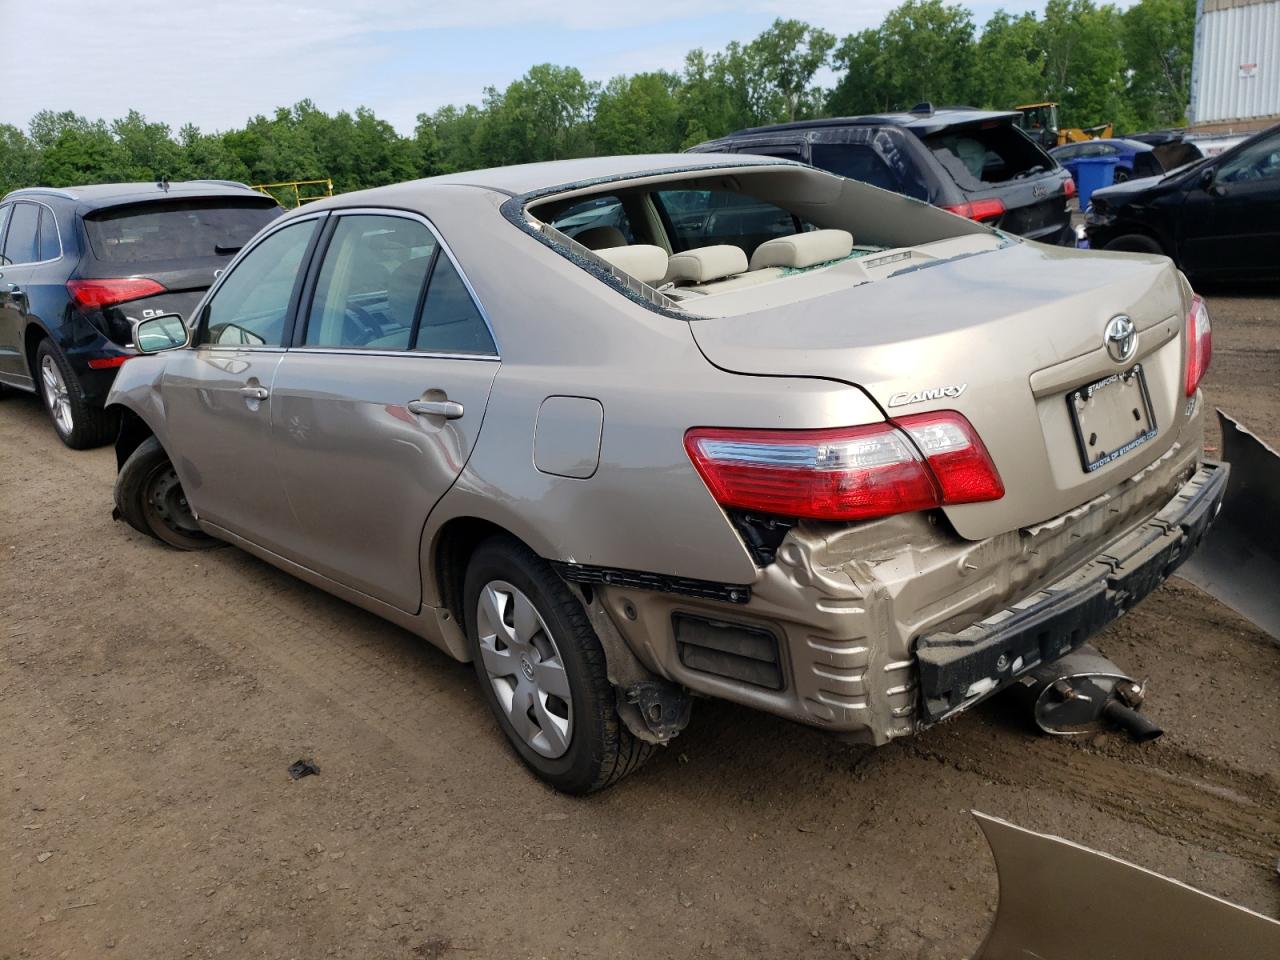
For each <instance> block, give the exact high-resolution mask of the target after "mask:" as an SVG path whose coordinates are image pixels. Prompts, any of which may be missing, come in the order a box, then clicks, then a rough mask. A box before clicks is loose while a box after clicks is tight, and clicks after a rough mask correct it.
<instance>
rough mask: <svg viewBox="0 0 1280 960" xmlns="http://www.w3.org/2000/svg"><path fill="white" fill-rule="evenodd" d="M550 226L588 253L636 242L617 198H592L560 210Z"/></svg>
mask: <svg viewBox="0 0 1280 960" xmlns="http://www.w3.org/2000/svg"><path fill="white" fill-rule="evenodd" d="M551 226H553V227H555V228H556V229H557V230H559V231H560V232H561V233H563V234H564V235H565V236H566V237H572V238H573V239H574V240H577V241H578V242H579V243H581V244H582V245H583V246H585V247H588V248H589V249H591V250H604V249H606V248H608V247H621V246H625V245H626V244H631V243H635V242H636V236H635V233H634V231H632V229H631V221H630V220H629V219H628V218H627V211H626V210H624V209H623V208H622V201H621V200H619V199H618V198H617V197H592V198H591V199H590V200H583V201H582V202H581V203H575V204H574V205H573V206H571V207H569V208H567V209H565V210H562V211H561V212H560V213H559V214H558V215H557V216H556V218H555V219H554V220H552V221H551Z"/></svg>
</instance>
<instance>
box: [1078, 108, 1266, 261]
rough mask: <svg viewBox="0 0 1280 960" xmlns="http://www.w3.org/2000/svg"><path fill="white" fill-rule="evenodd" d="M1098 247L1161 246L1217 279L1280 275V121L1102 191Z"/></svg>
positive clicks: (1096, 201)
mask: <svg viewBox="0 0 1280 960" xmlns="http://www.w3.org/2000/svg"><path fill="white" fill-rule="evenodd" d="M1085 232H1086V235H1087V236H1088V239H1089V246H1090V247H1092V248H1093V249H1095V250H1098V249H1107V250H1131V251H1138V252H1142V253H1163V254H1164V255H1165V256H1168V257H1172V258H1173V260H1174V262H1175V263H1177V264H1178V266H1179V267H1181V268H1182V269H1183V270H1184V271H1185V272H1186V273H1188V274H1190V275H1192V276H1194V277H1204V278H1212V279H1225V278H1233V277H1239V278H1254V279H1261V280H1275V279H1280V266H1278V265H1280V126H1275V127H1272V128H1271V129H1269V130H1264V131H1263V132H1261V133H1259V134H1256V135H1254V136H1253V137H1251V138H1249V139H1248V140H1245V141H1244V142H1243V143H1240V144H1237V145H1236V146H1235V147H1233V148H1232V149H1230V150H1228V151H1226V152H1225V153H1222V154H1220V155H1218V156H1216V157H1209V158H1206V159H1204V160H1201V161H1200V162H1198V163H1194V164H1191V165H1189V166H1186V167H1182V168H1180V169H1177V170H1174V171H1173V172H1171V173H1168V174H1166V175H1164V176H1162V177H1147V178H1145V179H1141V180H1130V181H1129V182H1128V183H1123V184H1118V185H1116V186H1114V187H1107V188H1104V189H1102V190H1098V191H1096V192H1095V193H1094V194H1093V198H1092V204H1091V206H1090V209H1089V210H1088V211H1087V213H1086V215H1085Z"/></svg>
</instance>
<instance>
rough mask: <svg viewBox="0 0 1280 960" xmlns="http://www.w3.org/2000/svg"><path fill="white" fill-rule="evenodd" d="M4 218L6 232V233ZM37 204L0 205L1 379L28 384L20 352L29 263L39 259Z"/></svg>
mask: <svg viewBox="0 0 1280 960" xmlns="http://www.w3.org/2000/svg"><path fill="white" fill-rule="evenodd" d="M6 222H7V226H8V233H7V235H6V233H5V225H6ZM39 222H40V208H39V207H38V206H36V204H34V203H11V204H6V205H5V206H3V207H0V240H3V242H4V248H3V252H2V253H0V383H5V382H6V381H7V382H8V383H10V384H15V385H21V386H24V387H25V386H30V385H31V384H32V382H33V380H32V377H31V375H30V374H31V373H32V371H28V370H27V361H26V357H25V354H24V352H23V335H24V332H25V328H26V325H27V304H28V303H29V301H28V299H27V290H26V287H27V283H28V282H29V281H30V278H31V270H32V268H31V266H30V264H32V263H34V262H35V261H36V260H37V259H38V254H37V251H36V231H37V226H38V224H39Z"/></svg>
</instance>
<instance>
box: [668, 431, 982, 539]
mask: <svg viewBox="0 0 1280 960" xmlns="http://www.w3.org/2000/svg"><path fill="white" fill-rule="evenodd" d="M684 442H685V449H686V450H687V451H688V453H689V458H690V459H691V460H692V461H693V465H694V467H695V468H696V469H697V471H698V474H699V475H700V476H701V477H702V479H703V482H705V483H706V485H707V489H709V490H710V491H711V495H712V496H713V497H715V499H716V502H718V503H719V504H720V505H721V506H724V507H736V508H738V509H741V510H759V511H761V512H763V513H773V514H780V515H782V516H788V517H809V518H813V519H820V520H865V519H868V518H871V517H884V516H888V515H890V514H894V513H908V512H910V511H913V510H927V509H929V508H931V507H938V506H942V505H944V504H948V503H971V502H973V501H975V500H993V499H998V498H999V497H1001V496H1003V495H1004V486H1003V484H1002V483H1001V482H1000V477H999V474H997V473H996V469H995V465H994V464H993V463H992V462H991V458H990V456H989V455H988V454H987V451H986V448H985V447H983V446H982V442H981V441H980V440H979V439H978V437H977V435H976V434H975V433H974V432H973V428H972V427H971V426H970V425H969V422H968V421H967V420H965V419H964V417H962V416H960V414H958V413H954V412H949V411H948V412H942V413H935V414H920V415H917V416H914V417H904V418H903V419H902V420H901V421H898V422H897V423H895V422H893V421H890V422H887V423H877V424H871V425H868V426H861V427H839V428H836V429H831V430H740V429H728V428H696V429H693V430H690V431H689V432H688V433H687V434H685V441H684ZM922 452H923V454H924V456H923V457H922V456H921V453H922Z"/></svg>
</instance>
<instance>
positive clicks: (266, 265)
mask: <svg viewBox="0 0 1280 960" xmlns="http://www.w3.org/2000/svg"><path fill="white" fill-rule="evenodd" d="M318 223H319V221H318V220H303V221H302V222H300V223H293V224H290V225H289V226H287V227H284V228H282V229H280V230H277V231H276V232H275V233H273V234H271V235H270V236H269V237H267V238H266V239H265V240H263V241H262V242H261V243H259V244H258V245H257V246H255V247H254V248H253V249H252V250H250V251H249V252H248V253H247V254H246V255H245V258H244V259H243V260H241V261H240V262H239V263H238V264H236V267H235V269H234V270H232V272H231V274H230V276H228V277H227V279H226V280H225V281H223V284H222V286H220V287H219V288H218V292H217V293H215V294H214V295H213V299H212V300H210V301H209V304H208V306H207V307H205V310H204V335H203V339H202V341H201V342H203V343H213V344H227V345H248V346H255V347H260V346H268V347H279V346H283V345H284V322H285V318H286V316H287V315H288V313H289V301H290V300H291V299H292V298H293V289H294V286H295V284H296V283H297V279H298V269H299V267H301V265H302V258H303V255H304V254H306V252H307V245H308V244H309V243H310V242H311V237H312V234H314V233H315V231H316V225H317V224H318Z"/></svg>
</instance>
